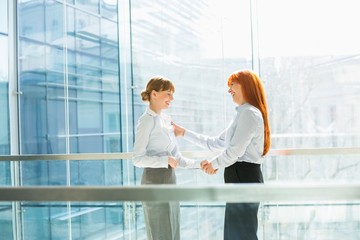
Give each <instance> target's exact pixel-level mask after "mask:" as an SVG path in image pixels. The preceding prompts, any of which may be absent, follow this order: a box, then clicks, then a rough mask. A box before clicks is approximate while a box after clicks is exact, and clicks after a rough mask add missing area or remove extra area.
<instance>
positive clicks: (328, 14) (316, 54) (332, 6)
mask: <svg viewBox="0 0 360 240" xmlns="http://www.w3.org/2000/svg"><path fill="white" fill-rule="evenodd" d="M356 2H357V1H353V0H347V1H346V4H345V2H343V1H331V3H330V2H328V1H316V3H314V2H312V1H292V2H291V3H290V2H284V1H277V0H274V1H259V5H258V10H259V11H258V12H259V35H260V37H261V39H260V62H261V70H262V71H261V74H262V76H263V77H262V78H263V79H265V80H266V83H267V85H266V87H267V92H268V93H269V105H270V109H272V111H271V113H270V115H271V116H270V117H271V119H270V122H271V123H272V131H273V148H316V147H354V146H359V143H360V138H359V134H358V133H359V132H360V120H359V119H358V118H356V117H354V116H357V115H359V109H360V108H359V107H358V102H359V101H357V100H356V99H358V98H359V89H360V82H359V78H360V70H359V69H360V68H359V57H360V47H359V44H358V42H359V41H360V30H359V29H358V28H354V27H352V26H353V25H354V23H356V22H359V20H360V17H359V14H357V12H356V10H355V8H354V6H355V5H354V4H356ZM324 6H326V8H324ZM278 7H282V8H283V9H286V11H281V12H280V13H279V14H276V16H274V15H272V14H270V13H271V12H273V11H272V10H271V9H278ZM319 12H321V17H320V18H319V15H318V13H319ZM304 15H306V18H304V17H303V16H304ZM334 16H337V17H336V18H334ZM284 19H286V21H284ZM345 26H348V27H345ZM345 36H346V37H345Z"/></svg>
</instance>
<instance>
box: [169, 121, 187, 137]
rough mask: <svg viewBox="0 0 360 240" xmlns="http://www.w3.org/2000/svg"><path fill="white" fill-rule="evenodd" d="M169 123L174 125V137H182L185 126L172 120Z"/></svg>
mask: <svg viewBox="0 0 360 240" xmlns="http://www.w3.org/2000/svg"><path fill="white" fill-rule="evenodd" d="M171 125H173V127H174V134H175V136H176V137H182V136H184V134H185V128H183V127H181V126H179V125H177V124H175V123H174V122H171Z"/></svg>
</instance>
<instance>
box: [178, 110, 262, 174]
mask: <svg viewBox="0 0 360 240" xmlns="http://www.w3.org/2000/svg"><path fill="white" fill-rule="evenodd" d="M236 111H237V113H236V116H235V117H234V119H233V121H232V122H231V123H230V125H229V127H228V128H226V129H225V130H224V131H223V132H222V133H221V134H220V135H219V136H217V137H208V136H205V135H201V134H197V133H195V132H192V131H189V130H186V131H185V135H184V137H185V138H186V139H187V140H189V141H191V142H193V143H195V144H198V145H200V146H202V147H205V148H207V149H209V150H211V151H221V152H220V154H219V155H217V156H216V157H214V158H213V159H211V160H209V162H211V163H212V165H213V167H214V168H215V169H217V168H219V167H228V166H230V165H232V164H234V163H235V162H250V163H256V164H261V163H262V162H263V159H264V158H263V156H262V153H263V149H264V121H263V118H262V114H261V112H260V111H259V110H258V109H257V108H256V107H254V106H252V105H250V104H248V103H245V104H243V105H241V106H237V107H236Z"/></svg>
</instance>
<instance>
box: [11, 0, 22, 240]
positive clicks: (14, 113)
mask: <svg viewBox="0 0 360 240" xmlns="http://www.w3.org/2000/svg"><path fill="white" fill-rule="evenodd" d="M17 29H18V28H17V1H16V0H14V1H8V30H9V38H8V41H9V48H8V49H9V52H8V54H9V57H8V63H9V124H10V155H17V154H21V147H20V132H19V129H20V126H21V123H20V117H19V113H20V104H19V103H20V96H21V94H22V92H21V89H20V85H19V78H18V61H17V60H18V44H17V43H18V32H17ZM20 164H21V163H20V162H11V163H10V171H11V185H12V186H19V185H20V184H21V182H20V180H21V179H20ZM12 223H13V238H14V239H19V240H21V239H23V238H22V224H21V223H22V213H21V206H20V202H13V203H12Z"/></svg>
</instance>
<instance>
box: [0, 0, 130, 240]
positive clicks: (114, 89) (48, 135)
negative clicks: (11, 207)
mask: <svg viewBox="0 0 360 240" xmlns="http://www.w3.org/2000/svg"><path fill="white" fill-rule="evenodd" d="M68 3H69V4H67V5H66V6H64V3H62V2H60V1H55V0H49V1H20V2H19V4H18V29H19V44H18V45H19V49H18V53H19V58H18V60H19V63H18V64H19V85H20V89H21V91H22V92H23V94H22V95H21V96H20V111H21V112H20V114H19V116H20V117H21V129H20V135H21V138H20V139H21V142H20V145H21V151H22V152H21V153H22V154H61V153H88V152H96V153H102V152H121V150H122V145H121V138H120V120H119V119H120V100H119V91H120V89H119V88H120V82H119V69H118V68H119V67H118V66H119V56H118V47H119V46H118V38H117V35H118V34H117V27H118V25H117V18H116V17H114V16H113V15H114V14H116V13H117V12H116V11H117V10H116V9H117V2H115V5H111V6H110V5H109V6H108V4H110V3H106V4H105V3H104V4H103V5H102V7H103V8H104V9H106V11H104V14H103V16H104V17H103V16H102V15H99V11H100V1H99V0H98V1H76V2H75V4H76V6H74V5H71V4H72V3H74V1H68ZM105 15H107V17H106V19H105ZM64 29H66V30H64ZM1 46H3V45H1ZM6 89H7V88H6ZM3 90H5V88H4V89H3ZM6 96H7V94H6ZM7 119H8V118H7ZM0 134H5V132H4V131H1V133H0ZM122 166H123V162H122V161H119V160H118V161H81V162H73V161H72V162H71V164H68V163H67V162H66V161H26V162H22V163H21V179H20V182H21V183H22V184H23V185H26V186H33V185H61V186H66V185H67V184H68V183H70V184H71V185H107V184H108V185H120V184H123V182H124V179H123V173H122V172H123V168H122ZM68 173H70V174H68ZM22 208H23V209H24V210H26V211H24V213H23V215H22V216H23V219H22V221H23V223H24V226H25V227H24V228H23V232H22V235H23V236H24V238H26V239H64V238H72V239H85V238H87V237H93V238H94V239H96V238H98V237H99V236H106V234H110V232H111V231H112V229H115V228H116V231H115V232H116V233H117V234H119V233H121V234H123V228H122V227H121V225H122V221H123V219H122V215H123V210H122V205H119V206H116V207H112V208H111V209H108V208H106V207H103V206H86V204H83V205H81V206H80V205H78V204H72V205H71V206H70V207H69V208H68V207H67V206H66V205H64V204H61V206H56V205H53V204H48V205H47V204H45V205H41V204H26V206H25V205H24V206H22ZM0 216H1V213H0ZM43 219H47V220H46V221H43ZM70 234H71V236H69V235H70ZM100 238H101V237H100ZM9 239H10V238H9Z"/></svg>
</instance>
